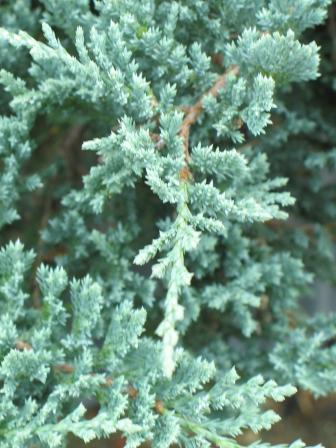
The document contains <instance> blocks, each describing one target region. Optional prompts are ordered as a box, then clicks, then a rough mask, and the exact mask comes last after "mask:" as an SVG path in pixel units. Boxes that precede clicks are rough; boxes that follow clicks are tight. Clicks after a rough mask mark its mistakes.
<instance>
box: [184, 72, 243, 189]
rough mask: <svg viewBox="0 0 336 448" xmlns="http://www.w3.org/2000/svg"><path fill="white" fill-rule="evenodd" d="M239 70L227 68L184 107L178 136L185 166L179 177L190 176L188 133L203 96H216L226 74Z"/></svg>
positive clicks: (232, 73)
mask: <svg viewBox="0 0 336 448" xmlns="http://www.w3.org/2000/svg"><path fill="white" fill-rule="evenodd" d="M238 72H239V68H238V67H237V66H233V67H231V68H230V69H228V70H227V71H226V72H225V73H223V74H222V75H221V76H219V77H218V78H217V81H216V82H215V84H214V85H213V86H212V87H211V89H209V90H208V91H207V92H206V93H205V94H203V95H202V97H201V98H200V99H199V100H198V101H197V102H196V103H195V104H193V105H192V106H189V107H188V108H186V115H185V117H184V120H183V123H182V126H181V130H180V136H181V137H182V140H183V146H184V159H185V167H184V168H183V169H182V171H181V178H182V179H185V180H186V179H187V178H189V177H190V172H189V167H188V165H189V160H190V154H189V134H190V128H191V126H192V125H193V124H195V123H196V121H197V118H198V117H199V115H200V114H201V112H202V110H203V104H204V98H205V97H207V96H209V95H210V96H213V97H216V96H218V94H219V92H220V90H221V89H222V88H223V87H224V85H225V83H226V80H227V78H228V76H230V75H237V74H238Z"/></svg>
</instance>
